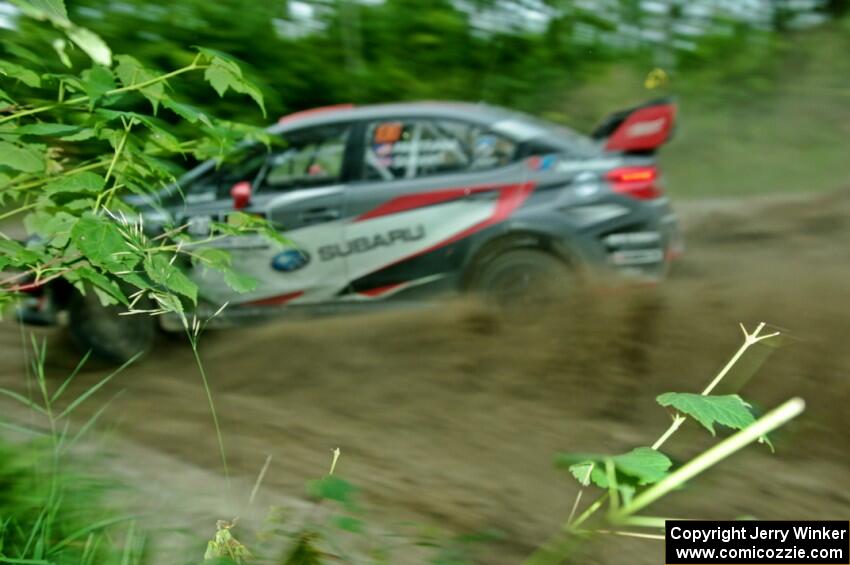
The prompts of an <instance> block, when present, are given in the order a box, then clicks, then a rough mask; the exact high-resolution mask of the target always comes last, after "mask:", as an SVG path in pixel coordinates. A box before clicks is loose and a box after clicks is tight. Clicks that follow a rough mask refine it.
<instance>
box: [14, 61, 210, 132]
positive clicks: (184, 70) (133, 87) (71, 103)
mask: <svg viewBox="0 0 850 565" xmlns="http://www.w3.org/2000/svg"><path fill="white" fill-rule="evenodd" d="M197 61H198V58H197V57H196V58H195V60H194V61H193V62H192V63H191V64H190V65H187V66H185V67H182V68H179V69H177V70H174V71H171V72H170V73H165V74H164V75H160V76H158V77H154V78H152V79H150V80H146V81H143V82H139V83H136V84H131V85H129V86H122V87H121V88H113V89H112V90H108V91H106V92H105V93H104V95H103V96H113V95H115V94H122V93H124V92H132V91H134V90H141V89H143V88H147V87H148V86H153V85H154V84H157V83H159V82H162V81H165V80H168V79H170V78H172V77H176V76H178V75H182V74H183V73H188V72H190V71H194V70H197V69H205V68H207V67H208V66H209V65H199V64H198V63H197ZM89 100H91V97H90V96H77V97H76V98H70V99H68V100H64V101H62V102H57V103H55V104H48V105H47V106H39V107H37V108H30V109H29V110H23V111H21V112H16V113H14V114H10V115H8V116H6V117H5V118H0V124H4V123H6V122H10V121H12V120H16V119H18V118H23V117H25V116H32V115H35V114H41V113H42V112H48V111H50V110H53V109H55V108H59V107H62V106H76V105H77V104H84V103H86V102H88V101H89Z"/></svg>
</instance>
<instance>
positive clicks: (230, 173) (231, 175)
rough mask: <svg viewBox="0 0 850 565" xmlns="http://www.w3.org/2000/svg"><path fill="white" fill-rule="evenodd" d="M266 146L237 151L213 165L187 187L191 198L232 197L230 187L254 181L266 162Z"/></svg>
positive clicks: (200, 199) (201, 199) (202, 199)
mask: <svg viewBox="0 0 850 565" xmlns="http://www.w3.org/2000/svg"><path fill="white" fill-rule="evenodd" d="M266 157H267V152H266V148H265V147H261V146H253V147H248V148H245V149H241V150H239V151H236V152H235V153H233V154H231V155H228V156H227V158H226V159H225V160H224V161H223V162H221V163H218V164H215V165H212V166H210V167H209V169H208V170H206V171H205V172H204V173H202V174H201V175H200V176H199V177H198V178H196V179H194V180H192V181H191V182H190V184H189V186H188V187H187V195H188V198H189V200H190V201H191V200H193V199H194V200H198V201H204V200H212V199H215V198H218V199H222V198H230V189H231V188H232V187H233V185H234V184H236V183H237V182H241V181H248V182H252V181H253V180H254V179H255V178H256V176H257V174H258V173H259V172H260V169H262V167H263V165H264V164H265V162H266Z"/></svg>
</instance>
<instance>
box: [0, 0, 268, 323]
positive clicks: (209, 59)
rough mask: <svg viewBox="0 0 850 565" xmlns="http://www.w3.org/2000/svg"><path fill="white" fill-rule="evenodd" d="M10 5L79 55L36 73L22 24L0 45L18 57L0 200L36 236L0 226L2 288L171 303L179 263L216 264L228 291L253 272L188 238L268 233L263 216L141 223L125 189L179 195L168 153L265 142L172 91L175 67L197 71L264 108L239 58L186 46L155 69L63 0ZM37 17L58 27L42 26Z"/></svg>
mask: <svg viewBox="0 0 850 565" xmlns="http://www.w3.org/2000/svg"><path fill="white" fill-rule="evenodd" d="M18 4H19V5H20V7H21V8H22V9H23V12H24V13H25V14H27V15H29V16H31V18H33V19H32V20H30V21H27V22H26V23H23V24H22V25H24V26H25V27H27V26H36V29H39V30H40V34H37V35H36V36H37V37H40V38H42V39H46V38H48V37H51V34H52V35H57V34H62V35H64V36H65V37H66V38H67V39H68V40H70V41H71V42H73V43H74V44H77V45H78V46H80V48H81V49H82V51H83V52H84V53H85V54H86V55H88V56H89V58H90V61H88V62H85V61H80V60H79V56H77V55H78V54H74V55H73V57H72V56H71V55H69V54H68V53H65V52H64V51H63V54H64V56H62V57H59V58H58V59H55V60H56V61H57V64H58V63H59V62H61V63H62V64H63V65H64V66H67V67H68V68H66V69H65V70H64V71H63V72H61V73H55V72H46V71H45V69H43V68H41V64H40V63H36V62H35V58H34V57H30V56H28V55H27V54H28V53H30V51H29V50H28V49H27V48H26V47H24V46H23V45H21V43H26V42H27V40H26V39H25V37H24V36H21V35H15V36H13V37H12V38H11V39H12V41H11V42H10V43H9V44H8V45H6V46H5V49H6V51H7V52H8V54H13V55H14V54H17V55H19V56H18V59H19V60H18V61H16V62H11V61H4V62H2V64H0V69H1V70H2V74H3V75H5V76H4V78H3V98H4V99H5V101H6V102H7V104H8V105H7V106H6V107H5V108H4V110H3V113H4V115H2V117H0V203H2V205H3V206H4V207H6V208H7V210H8V211H7V212H6V213H5V214H3V216H2V217H4V218H5V217H10V216H13V215H16V214H20V215H22V216H23V223H24V225H25V226H26V229H27V231H28V232H29V235H30V236H33V237H34V239H31V240H29V242H28V243H27V244H21V243H17V242H15V241H13V240H12V239H10V238H9V237H7V236H4V237H3V241H2V244H0V253H1V254H0V270H7V269H13V270H15V271H17V274H14V275H10V276H6V277H4V278H3V279H2V280H0V289H2V290H3V291H4V292H2V294H0V301H3V302H9V301H11V300H13V299H14V296H13V295H14V293H15V292H18V291H23V290H27V289H28V288H31V287H32V286H33V285H37V284H43V283H46V282H49V281H51V280H53V279H57V278H64V279H65V280H67V281H68V282H69V283H71V284H73V285H74V286H75V287H77V288H78V289H79V290H80V291H81V292H86V290H87V289H89V290H90V289H92V288H93V289H94V291H95V292H97V294H98V296H99V297H100V298H101V300H102V302H104V303H105V304H115V303H120V304H123V305H124V306H126V307H128V308H130V309H132V307H133V306H134V305H135V304H136V303H138V302H139V300H141V299H143V298H145V297H147V298H150V299H152V300H153V301H154V303H155V304H156V308H155V310H154V313H157V312H164V311H176V312H178V313H181V314H182V312H183V310H184V307H185V305H187V304H188V305H194V304H195V303H197V300H198V289H197V286H196V284H195V283H194V282H193V281H192V280H191V279H189V278H188V277H187V276H186V275H185V274H184V273H183V272H182V270H181V267H182V266H184V265H188V264H189V263H195V264H200V265H203V266H204V267H207V268H210V269H214V270H217V271H220V272H222V273H223V274H224V280H225V281H226V282H227V283H228V284H230V285H231V286H232V287H233V288H235V289H236V290H238V291H245V290H247V289H250V288H251V281H250V280H247V279H246V278H245V277H244V276H243V275H239V274H237V273H234V272H233V271H232V270H231V268H230V263H229V258H228V256H227V255H226V253H224V252H222V251H220V250H211V249H205V248H203V247H199V246H201V245H202V244H204V243H208V242H210V241H214V240H216V239H221V238H226V237H229V236H233V235H239V234H242V233H246V232H255V233H256V232H259V233H263V234H266V235H269V236H270V237H275V238H278V239H279V236H278V235H277V234H276V232H274V231H273V230H271V229H269V228H268V226H266V225H265V223H264V222H262V221H259V220H258V219H256V218H252V217H249V216H245V215H244V214H242V215H236V216H234V218H232V219H231V221H230V222H228V223H226V224H216V226H214V230H213V232H212V233H211V234H210V236H209V237H208V238H206V239H205V240H201V241H197V240H193V239H191V238H189V237H188V236H187V235H186V234H185V233H184V230H185V226H175V225H169V224H167V223H166V224H164V225H162V226H156V227H154V228H151V227H150V226H148V227H147V228H146V226H144V225H143V223H142V221H141V219H140V218H139V216H138V215H137V214H136V213H135V212H134V209H133V207H132V206H131V205H130V204H128V202H127V201H125V199H124V198H123V197H122V196H123V195H125V194H129V193H132V194H135V195H139V196H142V197H145V198H147V199H148V200H149V201H151V202H157V201H160V202H162V201H165V200H169V199H171V200H174V199H177V198H180V197H181V194H180V190H181V187H180V185H179V183H178V180H179V175H180V168H179V167H175V165H174V159H177V160H184V161H185V160H187V159H194V160H204V159H208V158H218V159H222V158H224V156H226V155H227V154H228V153H229V152H230V151H231V148H232V147H233V146H234V145H235V144H237V143H251V142H253V143H267V142H268V141H269V138H268V136H267V135H266V134H265V132H264V131H262V130H260V129H257V128H254V127H251V126H245V125H241V124H238V123H234V122H228V121H225V120H219V119H215V118H213V117H212V115H211V114H209V113H207V112H205V111H201V110H199V109H197V108H195V107H194V106H192V105H191V104H188V103H186V102H184V101H181V100H180V97H179V96H178V94H177V93H176V92H175V90H174V89H173V86H174V85H173V83H174V82H175V79H176V78H177V77H178V76H180V75H184V74H187V73H193V72H199V71H203V77H204V79H205V80H206V81H207V82H209V83H210V85H211V86H212V88H213V89H214V90H215V91H216V92H217V93H218V94H219V95H220V96H224V95H225V94H227V92H228V91H230V90H232V91H234V92H236V93H240V94H245V95H248V96H249V97H251V98H252V99H253V100H254V102H256V104H257V105H258V106H259V107H260V108H261V109H263V104H264V100H263V96H262V93H261V92H260V90H259V89H258V88H257V87H256V86H255V85H254V84H253V83H251V82H250V81H249V80H248V79H247V78H245V76H243V74H242V71H241V69H240V67H239V65H238V63H237V62H236V60H235V59H233V58H232V57H230V56H228V55H226V54H224V53H222V52H219V51H217V50H214V49H206V48H197V49H196V50H195V54H194V56H193V58H192V59H191V61H190V62H189V63H187V64H185V65H184V66H182V67H181V68H178V69H176V70H172V71H170V72H167V73H164V74H163V73H160V72H159V71H156V70H154V69H151V68H149V67H148V66H147V65H146V64H143V63H141V62H140V61H139V60H138V59H137V58H135V57H133V56H130V55H114V56H113V55H112V52H111V50H110V49H109V47H108V46H107V44H106V43H105V42H104V41H102V40H101V39H100V38H99V36H98V35H96V34H94V33H93V32H91V31H89V30H87V29H85V28H82V27H80V26H78V25H76V24H73V23H71V22H70V21H69V20H68V18H67V13H66V10H65V6H64V4H63V2H62V0H51V1H50V2H42V1H35V0H33V1H30V0H20V2H18ZM46 22H49V23H51V24H52V25H53V26H54V27H55V28H56V29H55V30H53V31H51V30H49V29H45V27H44V26H45V23H46ZM55 40H56V38H55V37H54V41H55ZM85 66H88V68H85ZM163 109H165V111H166V113H171V116H170V119H171V121H172V122H173V121H178V122H179V121H182V122H183V123H184V130H187V131H189V139H187V140H181V138H180V137H179V134H178V133H176V132H175V130H174V128H173V127H172V125H171V124H170V123H169V122H168V121H166V120H165V119H163V117H162V115H161V114H162V113H163ZM128 288H131V289H134V291H133V293H132V294H129V295H128V293H127V292H126V289H128ZM0 306H2V303H0Z"/></svg>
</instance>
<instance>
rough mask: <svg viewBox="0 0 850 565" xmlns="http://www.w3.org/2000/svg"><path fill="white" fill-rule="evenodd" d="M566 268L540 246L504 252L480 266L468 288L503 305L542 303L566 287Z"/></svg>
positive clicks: (567, 274)
mask: <svg viewBox="0 0 850 565" xmlns="http://www.w3.org/2000/svg"><path fill="white" fill-rule="evenodd" d="M569 278H570V269H569V267H568V266H567V265H566V263H564V262H563V261H562V260H560V259H559V258H558V257H555V256H554V255H552V254H550V253H547V252H545V251H543V250H540V249H514V250H510V251H505V252H503V253H501V254H499V255H497V256H496V257H494V258H493V259H491V260H490V261H488V262H487V263H485V264H484V265H483V266H482V267H480V268H479V269H478V271H477V273H476V274H475V276H474V277H473V279H472V284H471V289H472V291H473V292H475V293H478V294H480V295H482V296H483V297H484V298H485V299H486V300H488V301H489V302H492V303H495V304H498V305H499V306H503V307H515V306H528V305H534V304H545V303H546V302H548V301H549V300H551V299H552V298H554V297H556V296H557V295H558V294H559V293H562V292H563V291H564V290H565V289H566V288H568V286H569Z"/></svg>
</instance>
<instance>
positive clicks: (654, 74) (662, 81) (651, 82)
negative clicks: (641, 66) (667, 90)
mask: <svg viewBox="0 0 850 565" xmlns="http://www.w3.org/2000/svg"><path fill="white" fill-rule="evenodd" d="M669 82H670V76H669V75H668V74H667V73H666V72H665V71H664V69H659V68H658V67H656V68H654V69H652V70H651V71H649V74H648V75H646V79H645V80H644V81H643V86H644V88H646V89H647V90H654V89H656V88H660V87H662V86H667V84H668V83H669Z"/></svg>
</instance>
